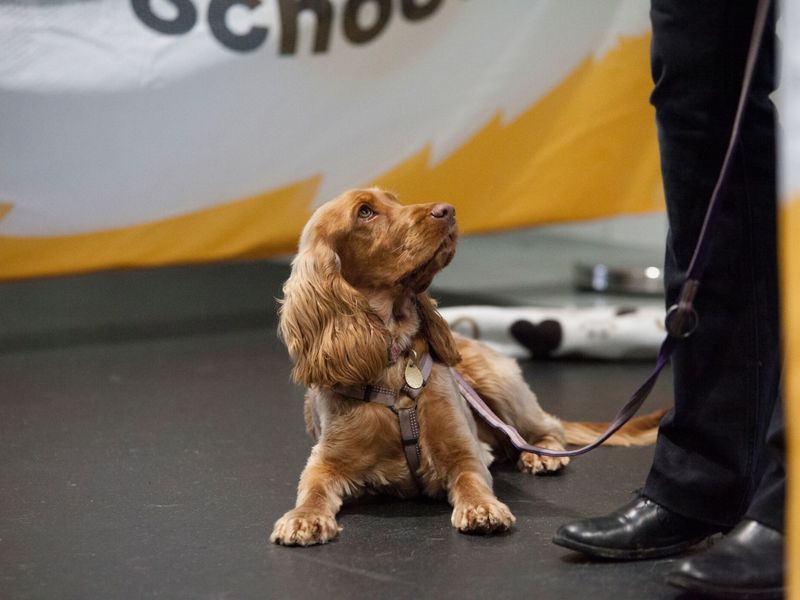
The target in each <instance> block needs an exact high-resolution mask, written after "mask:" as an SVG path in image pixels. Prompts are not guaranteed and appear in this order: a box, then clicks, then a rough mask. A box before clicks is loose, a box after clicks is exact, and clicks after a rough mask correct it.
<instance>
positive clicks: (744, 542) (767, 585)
mask: <svg viewBox="0 0 800 600" xmlns="http://www.w3.org/2000/svg"><path fill="white" fill-rule="evenodd" d="M783 541H784V540H783V535H781V534H780V533H779V532H777V531H775V530H774V529H770V528H769V527H767V526H765V525H762V524H760V523H758V522H756V521H742V522H741V523H739V524H738V525H737V526H736V527H734V529H733V530H732V531H731V532H730V533H729V534H728V535H727V536H725V537H724V538H723V539H722V540H720V541H719V542H717V543H716V544H714V545H713V546H712V547H711V548H709V549H708V550H706V551H705V552H703V553H702V554H698V555H697V556H692V557H691V558H687V559H686V560H684V561H682V562H680V563H679V564H678V566H677V568H676V569H675V570H674V571H672V572H671V573H670V574H669V575H667V581H668V582H669V583H671V584H672V585H675V586H678V587H680V588H683V589H684V590H689V591H692V592H701V593H703V594H706V595H709V596H717V597H720V598H781V597H782V596H783V591H784V588H783Z"/></svg>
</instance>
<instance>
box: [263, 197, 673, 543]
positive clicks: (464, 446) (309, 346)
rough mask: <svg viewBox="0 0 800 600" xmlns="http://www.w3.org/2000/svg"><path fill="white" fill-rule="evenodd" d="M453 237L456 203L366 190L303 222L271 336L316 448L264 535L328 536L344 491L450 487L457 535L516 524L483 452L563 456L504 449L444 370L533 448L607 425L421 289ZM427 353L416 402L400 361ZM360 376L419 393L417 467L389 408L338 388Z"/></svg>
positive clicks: (556, 465) (638, 436)
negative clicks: (530, 374)
mask: <svg viewBox="0 0 800 600" xmlns="http://www.w3.org/2000/svg"><path fill="white" fill-rule="evenodd" d="M456 238H457V227H456V221H455V209H454V208H453V207H452V206H450V205H448V204H416V205H411V206H403V205H401V204H400V203H399V202H398V201H397V198H395V196H394V195H393V194H391V193H389V192H386V191H382V190H380V189H375V188H373V189H364V190H352V191H348V192H345V193H344V194H342V195H341V196H339V197H338V198H336V199H334V200H332V201H330V202H328V203H327V204H325V205H323V206H322V207H320V208H319V209H318V210H317V211H316V212H315V213H314V215H313V216H312V217H311V219H310V220H309V222H308V224H307V225H306V227H305V229H304V230H303V234H302V236H301V239H300V246H299V251H298V254H297V256H296V258H295V259H294V261H293V263H292V273H291V276H290V277H289V280H288V281H287V282H286V284H285V285H284V288H283V291H284V298H283V300H282V306H281V309H280V335H281V337H282V339H283V341H284V342H285V344H286V346H287V347H288V349H289V354H290V356H291V358H292V360H293V361H294V369H293V371H292V375H293V378H294V380H295V381H296V382H298V383H303V384H305V385H306V386H307V391H306V395H305V421H306V426H307V429H308V431H309V433H310V434H311V435H312V437H313V438H314V439H315V440H316V444H315V446H314V447H313V449H312V451H311V456H310V457H309V459H308V463H307V464H306V467H305V469H304V470H303V473H302V475H301V476H300V484H299V488H298V494H297V504H296V506H295V507H294V508H293V509H292V510H290V511H289V512H287V513H286V514H285V515H283V517H281V518H280V519H278V521H277V522H276V523H275V527H274V530H273V532H272V536H271V540H272V541H273V542H276V543H279V544H286V545H301V546H306V545H310V544H319V543H324V542H327V541H329V540H331V539H332V538H334V537H335V536H336V535H337V533H338V532H339V531H340V527H339V526H338V524H337V522H336V513H337V512H338V510H339V508H340V507H341V505H342V501H343V499H344V498H346V497H355V496H358V495H360V494H362V493H364V492H367V491H370V492H378V493H389V494H396V495H399V496H404V497H408V496H415V495H417V494H425V495H427V496H434V497H443V496H446V497H447V499H448V501H449V502H450V504H451V505H452V506H453V514H452V523H453V526H454V527H456V528H458V529H459V530H460V531H464V532H483V533H489V532H493V531H502V530H506V529H508V528H509V527H511V525H512V524H513V523H514V520H515V519H514V515H512V514H511V511H510V510H509V509H508V507H507V506H506V505H505V504H503V503H502V502H500V501H499V500H498V499H497V498H496V497H495V495H494V493H493V492H492V477H491V475H490V473H489V469H488V467H489V465H490V464H491V463H492V461H493V460H494V459H507V458H512V457H517V456H518V465H519V468H520V469H521V470H522V471H525V472H528V473H550V472H554V471H557V470H559V469H561V468H562V467H563V466H564V465H566V464H567V463H568V462H569V459H567V458H548V457H541V456H537V455H535V454H529V453H526V452H523V453H521V454H519V453H516V452H515V451H513V449H512V447H511V446H510V444H509V443H508V442H507V441H506V440H505V439H504V438H501V436H500V435H499V434H497V433H496V432H495V430H493V429H491V428H490V427H489V426H487V425H486V424H484V423H483V421H481V420H476V419H475V418H474V417H473V414H472V412H471V410H470V409H469V408H468V406H467V404H466V403H465V401H464V400H463V399H462V397H461V396H460V395H459V392H458V388H457V386H456V384H455V381H454V377H453V374H452V372H451V370H450V367H457V370H458V371H459V372H460V373H461V374H462V375H463V377H464V378H465V379H466V380H467V381H468V382H469V384H470V385H472V386H473V387H474V388H475V389H476V390H477V391H478V393H479V394H480V395H481V396H482V397H483V399H484V400H485V402H486V403H487V404H488V405H489V406H490V407H491V408H492V409H493V410H494V412H495V413H496V414H497V415H499V416H500V417H501V418H502V419H503V420H504V421H505V422H506V423H510V424H512V425H513V426H514V427H516V428H517V430H519V432H520V433H521V434H522V436H523V437H524V438H525V439H526V440H527V441H528V442H530V443H532V444H536V445H538V446H542V447H546V448H551V449H562V448H563V446H564V444H565V443H567V444H569V443H585V442H587V441H589V440H590V439H592V438H593V437H594V435H595V432H596V431H597V430H598V428H602V426H601V425H600V424H594V425H592V424H580V423H567V422H562V421H560V420H559V419H557V418H556V417H554V416H552V415H550V414H548V413H546V412H545V411H544V410H542V408H541V407H540V406H539V403H538V402H537V400H536V396H535V395H534V394H533V392H532V391H531V390H530V388H529V387H528V386H527V384H526V383H525V382H524V380H523V378H522V374H521V372H520V369H519V367H518V366H517V364H516V362H515V361H514V360H512V359H509V358H507V357H505V356H502V355H500V354H497V353H496V352H494V351H492V350H490V349H489V348H487V347H486V346H485V345H483V344H481V343H480V342H477V341H475V340H470V339H466V338H462V337H459V336H457V335H453V333H452V332H451V331H450V329H449V327H448V326H447V323H446V322H445V321H444V320H443V319H442V317H441V316H440V315H439V313H438V312H437V311H436V304H435V303H434V301H433V300H432V299H431V298H430V296H429V295H428V293H427V292H426V290H427V288H428V286H429V285H430V283H431V280H432V279H433V277H434V275H436V273H437V272H439V271H440V270H441V269H442V268H444V267H445V266H447V264H448V263H449V262H450V260H451V259H452V258H453V254H454V253H455V248H456ZM425 353H429V354H430V356H431V357H432V358H433V359H434V362H433V366H432V369H431V371H430V375H429V377H428V379H427V382H426V383H425V385H424V387H423V388H422V389H421V392H420V393H419V395H418V396H417V397H416V400H414V399H413V398H412V397H411V396H410V395H408V394H406V393H403V391H402V390H403V389H404V388H403V386H404V384H405V383H406V375H405V369H406V366H407V365H408V364H409V362H410V361H417V360H418V357H420V356H424V355H425ZM364 385H371V386H374V387H377V388H379V389H383V390H389V391H397V392H398V393H397V404H396V405H395V407H394V408H395V409H396V408H397V407H408V406H410V405H413V404H414V402H416V412H417V417H418V437H419V445H418V448H419V459H418V460H419V466H418V468H417V469H416V473H414V474H412V473H411V470H410V467H409V464H410V462H409V461H408V460H407V458H406V453H405V451H404V447H403V442H402V441H401V432H400V425H399V421H398V417H397V416H396V414H395V412H394V411H393V410H390V409H389V407H387V406H384V405H382V404H380V403H378V402H367V401H364V400H363V399H356V398H353V397H352V395H350V394H346V393H340V392H341V391H342V390H346V389H350V388H353V387H354V386H364ZM660 416H661V413H656V414H653V415H650V416H648V417H643V418H641V419H638V420H637V421H636V422H635V423H633V424H632V425H629V426H628V427H627V428H626V429H624V430H623V431H622V432H620V433H618V434H617V435H616V436H615V437H614V438H612V440H611V443H615V442H616V443H618V444H624V445H630V444H646V443H652V441H653V439H654V436H655V432H654V429H653V428H654V426H655V425H656V424H657V422H658V419H659V418H660Z"/></svg>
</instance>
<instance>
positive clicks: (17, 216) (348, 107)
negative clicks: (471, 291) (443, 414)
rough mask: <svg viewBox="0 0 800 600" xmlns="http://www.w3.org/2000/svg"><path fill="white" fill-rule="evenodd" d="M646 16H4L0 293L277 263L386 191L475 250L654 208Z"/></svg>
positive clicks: (369, 10) (17, 11)
mask: <svg viewBox="0 0 800 600" xmlns="http://www.w3.org/2000/svg"><path fill="white" fill-rule="evenodd" d="M648 8H649V3H648V2H647V0H604V1H602V2H597V1H596V0H570V1H568V2H565V1H563V0H503V2H497V1H492V0H468V1H467V0H313V1H312V0H108V1H104V2H78V1H74V0H48V1H47V2H6V3H2V4H0V279H6V280H9V279H18V278H26V277H35V276H46V275H55V274H64V273H77V272H86V271H91V270H96V269H107V268H120V267H143V266H154V265H165V264H177V263H193V262H202V261H210V260H222V259H230V258H252V257H265V256H269V255H272V254H275V253H279V252H291V251H292V250H293V249H294V247H295V244H296V241H297V238H298V234H299V231H300V229H301V227H302V224H303V223H304V222H305V220H306V219H307V217H308V216H309V215H310V213H311V211H312V210H313V208H314V207H315V206H316V205H318V204H319V203H321V202H323V201H325V200H326V199H328V198H331V197H333V196H334V195H336V194H337V193H339V192H340V191H342V190H343V189H346V188H350V187H354V186H360V185H368V184H378V185H382V186H386V187H388V188H391V189H393V190H394V191H396V192H397V193H398V194H399V195H400V196H401V198H402V199H403V200H404V201H407V202H424V201H448V202H452V203H453V204H455V205H456V207H457V209H458V214H459V219H460V224H461V228H462V230H463V231H465V232H476V231H491V230H498V229H504V228H509V227H520V226H525V225H532V224H537V223H546V222H553V221H564V220H570V219H589V218H595V217H603V216H608V215H615V214H621V213H627V214H630V213H640V212H647V211H653V210H660V209H661V208H662V205H663V201H662V197H661V187H660V180H659V172H658V159H657V147H656V139H655V126H654V118H653V114H652V111H651V109H650V107H649V105H648V94H649V91H650V89H651V87H652V84H651V81H650V75H649V66H648V63H649V53H648V44H649V36H648V27H649V23H648Z"/></svg>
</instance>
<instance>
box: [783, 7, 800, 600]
mask: <svg viewBox="0 0 800 600" xmlns="http://www.w3.org/2000/svg"><path fill="white" fill-rule="evenodd" d="M781 19H782V21H783V23H782V26H783V29H782V34H781V42H782V46H783V54H782V56H781V70H782V72H781V77H780V81H781V87H780V90H779V98H778V99H779V114H780V123H781V134H782V135H781V140H780V152H779V155H780V161H781V162H780V169H779V172H780V185H779V188H780V205H779V212H778V215H779V217H778V218H779V225H780V258H781V263H782V264H781V275H782V279H781V288H782V302H783V308H782V312H783V315H782V316H783V332H784V348H785V352H786V357H785V367H784V377H785V380H784V390H783V391H784V399H783V400H784V403H785V409H786V414H785V418H786V424H787V428H786V436H787V440H786V446H787V453H788V457H787V484H788V503H789V508H788V510H787V524H786V528H787V531H786V539H787V542H788V543H787V552H788V557H787V561H786V565H787V566H786V577H787V584H788V593H787V594H786V597H787V598H790V599H791V600H800V239H798V233H799V232H800V6H798V4H797V2H794V1H789V0H784V1H783V3H782V6H781ZM779 31H780V30H779Z"/></svg>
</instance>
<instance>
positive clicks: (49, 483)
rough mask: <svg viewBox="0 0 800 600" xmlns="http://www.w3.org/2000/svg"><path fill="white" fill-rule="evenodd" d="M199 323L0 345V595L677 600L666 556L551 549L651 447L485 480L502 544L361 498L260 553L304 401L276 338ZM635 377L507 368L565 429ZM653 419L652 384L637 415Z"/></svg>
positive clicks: (294, 457)
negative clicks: (315, 539)
mask: <svg viewBox="0 0 800 600" xmlns="http://www.w3.org/2000/svg"><path fill="white" fill-rule="evenodd" d="M52 285H54V286H56V287H57V285H58V284H55V283H54V284H52ZM12 291H13V290H12ZM18 292H19V290H17V292H15V293H18ZM12 296H13V294H12ZM13 297H14V298H17V299H18V296H13ZM16 310H18V311H24V310H25V309H24V308H23V307H17V309H16ZM6 314H7V315H8V313H6ZM76 319H77V317H76ZM77 320H80V319H77ZM211 321H212V322H213V323H216V324H215V325H213V326H212V327H211V328H210V329H214V330H215V331H206V332H204V333H197V334H194V335H189V331H188V329H187V328H184V330H181V331H178V332H167V333H172V334H171V335H168V336H164V337H158V336H153V333H154V332H153V331H148V335H141V336H137V335H116V336H112V337H111V338H110V339H109V340H106V341H103V342H98V343H93V342H91V340H90V339H89V338H87V337H86V336H81V335H78V334H75V332H72V333H71V334H68V335H67V334H62V335H60V337H59V336H56V338H57V339H58V340H60V341H59V343H57V344H55V345H54V346H52V347H48V345H47V344H45V343H44V339H45V336H44V334H41V335H40V336H39V338H37V339H38V341H36V343H30V344H27V345H26V344H25V343H24V340H25V336H24V334H23V333H19V334H15V336H12V338H13V339H12V338H9V340H10V341H9V340H7V342H8V343H7V344H6V346H5V348H4V352H2V353H0V392H1V394H2V395H0V598H3V599H17V598H48V599H50V598H58V599H62V598H63V599H73V598H74V599H95V598H97V599H127V598H131V599H136V598H166V599H170V600H173V599H174V600H177V599H182V598H192V599H194V598H198V599H223V598H224V599H231V600H233V599H239V598H253V599H258V598H301V599H302V598H324V599H325V600H335V599H339V598H341V599H350V598H554V599H562V598H564V599H567V598H575V599H585V598H593V599H596V600H599V599H603V598H615V599H622V598H631V599H636V600H640V599H644V598H647V599H649V598H673V597H676V596H677V594H676V593H674V592H673V591H672V589H671V588H669V587H668V586H666V585H665V584H663V583H662V578H663V575H664V573H665V572H666V571H667V570H668V569H669V568H670V564H671V562H672V561H670V560H661V561H647V562H641V563H635V564H625V563H611V562H591V561H586V560H584V559H582V558H580V557H579V556H577V555H575V554H572V553H570V552H568V551H566V550H563V549H561V548H558V547H556V546H554V545H552V544H551V543H550V538H551V536H552V534H553V532H554V531H555V529H556V528H557V527H558V525H559V524H560V523H563V522H564V521H568V520H571V519H575V518H580V517H583V516H587V515H594V514H598V513H603V512H604V511H608V510H611V509H613V508H616V507H617V506H618V505H620V504H621V503H623V502H626V501H627V500H628V499H629V498H630V496H631V493H632V492H633V490H635V489H636V488H637V487H639V486H640V485H641V484H642V482H643V478H644V475H645V473H646V471H647V467H648V463H649V460H650V457H651V455H652V448H644V449H614V448H602V449H599V450H597V451H595V452H593V453H591V454H589V455H587V456H584V457H581V458H578V459H576V460H574V461H573V463H572V464H571V465H570V466H569V467H568V468H567V470H566V471H565V472H564V473H563V474H562V475H558V476H552V477H535V476H528V475H523V474H519V473H517V472H515V470H514V469H513V467H510V466H499V467H497V468H495V470H494V475H495V490H496V492H497V495H498V496H499V497H500V499H501V500H503V501H504V502H506V503H507V504H508V505H509V506H510V507H511V509H512V511H513V512H514V513H515V515H516V516H517V524H516V526H515V528H514V529H513V531H512V532H511V533H509V534H506V535H501V536H496V537H479V536H467V535H463V534H459V533H458V532H456V531H455V530H453V529H452V528H451V526H450V509H449V507H448V506H447V505H446V503H444V502H435V501H402V502H401V501H396V500H391V499H377V500H372V501H368V502H359V503H356V504H352V505H349V506H347V507H345V509H344V510H343V512H342V513H341V515H340V524H341V525H342V526H343V528H344V529H343V531H342V533H341V534H340V536H339V538H338V539H337V540H336V541H335V542H333V543H330V544H328V545H325V546H319V547H312V548H305V549H297V548H283V547H278V546H274V545H272V544H270V543H269V541H268V535H269V532H270V530H271V527H272V523H273V522H274V521H275V519H277V518H278V517H279V516H280V515H281V514H282V513H283V512H284V511H285V510H287V509H288V508H290V507H291V506H292V503H293V501H294V493H295V488H296V485H297V477H298V475H299V473H300V470H301V469H302V467H303V464H304V462H305V460H306V457H307V455H308V452H309V449H310V441H309V439H308V438H307V437H306V435H305V432H304V430H303V419H302V405H301V402H302V400H301V398H302V390H301V389H299V388H297V387H295V386H292V385H291V384H290V383H289V361H288V358H287V356H286V353H285V351H284V349H283V347H282V346H281V345H280V343H279V342H278V340H277V338H276V336H275V330H274V324H271V323H257V324H253V325H252V326H247V324H246V320H244V321H236V326H235V327H234V326H231V327H228V328H226V327H221V326H220V325H219V323H220V321H219V320H217V321H214V320H213V319H212V320H211ZM223 321H224V319H223ZM234 321H235V320H234ZM231 323H233V321H231V322H230V323H228V324H229V325H231ZM51 325H52V324H51ZM151 329H152V328H151ZM202 329H203V328H202V327H200V328H199V330H202ZM216 329H221V331H216ZM226 329H227V330H226ZM127 331H128V334H131V331H130V328H128V330H127ZM62 333H63V332H62ZM117 333H119V332H117ZM34 337H35V336H34ZM137 338H141V339H137ZM31 339H33V338H31ZM112 340H113V341H112ZM0 349H3V348H2V347H0ZM648 370H649V365H647V364H640V363H639V364H636V363H635V364H607V363H606V364H604V363H594V362H555V361H554V362H538V363H533V362H529V363H526V364H525V365H524V371H525V375H526V378H527V379H528V381H529V382H530V383H531V385H532V386H533V388H534V390H535V391H536V392H537V393H538V395H539V398H540V401H541V402H542V404H543V405H544V406H545V407H546V408H547V409H548V410H550V411H551V412H554V413H556V414H558V415H559V416H561V417H564V418H573V419H602V418H608V417H610V416H611V414H612V413H613V412H614V411H615V410H616V408H617V406H618V405H619V404H620V403H621V402H622V401H623V400H624V399H625V397H626V396H627V394H628V393H629V392H630V391H631V390H633V389H634V387H635V386H636V385H637V384H638V383H639V381H640V380H641V379H643V378H644V377H645V375H646V374H647V372H648ZM667 404H669V374H668V373H667V374H666V375H665V376H664V377H662V382H660V384H659V386H658V387H657V388H656V391H655V392H654V394H653V398H651V400H649V401H648V407H650V408H653V407H656V406H661V405H667Z"/></svg>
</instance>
